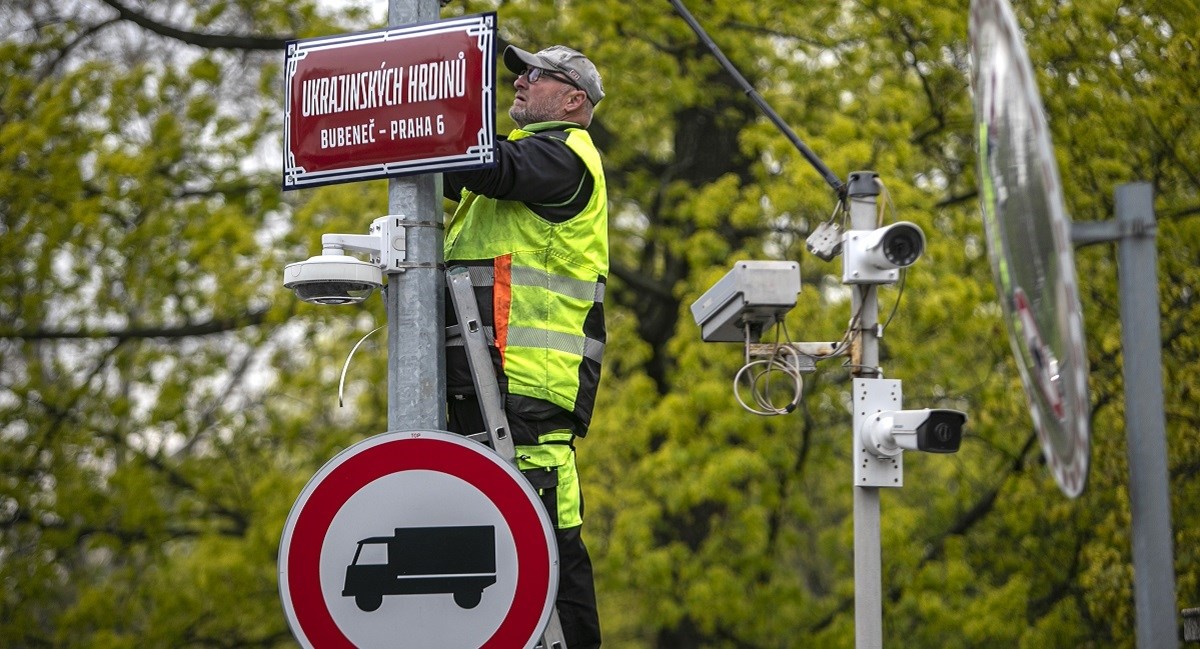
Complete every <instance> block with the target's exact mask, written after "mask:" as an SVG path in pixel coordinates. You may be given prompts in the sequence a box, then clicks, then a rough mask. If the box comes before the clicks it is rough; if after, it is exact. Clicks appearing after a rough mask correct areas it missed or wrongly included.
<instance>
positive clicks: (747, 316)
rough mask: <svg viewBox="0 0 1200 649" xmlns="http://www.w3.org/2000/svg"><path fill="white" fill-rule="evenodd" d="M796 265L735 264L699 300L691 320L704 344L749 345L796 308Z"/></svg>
mask: <svg viewBox="0 0 1200 649" xmlns="http://www.w3.org/2000/svg"><path fill="white" fill-rule="evenodd" d="M799 293H800V264H799V263H797V262H794V261H739V262H736V263H735V264H734V266H733V270H730V271H729V272H728V273H726V274H725V276H724V277H722V278H721V279H720V280H719V281H718V282H717V283H716V284H713V286H712V288H710V289H708V290H707V291H705V293H704V295H701V296H700V299H698V300H696V301H695V302H694V303H692V317H693V318H695V320H696V324H697V325H699V326H700V336H701V338H702V339H703V340H704V341H705V342H710V343H717V342H745V341H746V339H747V337H746V327H747V326H749V329H750V332H749V333H750V342H756V341H757V340H758V339H759V337H760V336H762V333H763V331H764V330H766V329H767V328H768V327H770V326H771V325H773V324H775V323H776V322H778V321H779V320H781V319H783V316H784V315H786V314H787V312H788V311H791V310H792V309H793V308H795V306H796V296H797V295H798V294H799Z"/></svg>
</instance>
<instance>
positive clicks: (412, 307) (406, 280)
mask: <svg viewBox="0 0 1200 649" xmlns="http://www.w3.org/2000/svg"><path fill="white" fill-rule="evenodd" d="M438 13H439V11H438V3H437V0H388V26H389V27H399V26H402V25H409V24H412V23H418V22H427V21H433V20H437V19H438ZM388 211H389V213H391V214H394V215H398V216H399V218H400V222H401V224H402V225H403V226H404V228H405V230H406V236H407V259H408V266H407V267H406V268H405V269H404V272H398V273H397V272H390V273H389V274H388V277H387V288H386V290H385V291H384V308H385V310H386V313H387V322H388V430H421V429H433V430H445V428H446V353H445V348H444V346H443V342H442V340H443V336H444V335H445V327H446V321H445V314H444V312H443V308H444V305H445V299H446V298H445V279H444V277H443V274H442V270H441V269H440V267H441V266H442V265H443V257H442V237H443V232H442V177H441V175H440V174H425V175H421V176H410V177H407V178H392V179H389V180H388Z"/></svg>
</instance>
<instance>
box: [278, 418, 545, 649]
mask: <svg viewBox="0 0 1200 649" xmlns="http://www.w3.org/2000/svg"><path fill="white" fill-rule="evenodd" d="M557 591H558V550H557V546H556V545H555V541H554V530H553V527H552V525H551V523H550V518H549V516H548V515H547V514H546V510H545V508H544V507H543V505H542V503H541V499H540V498H539V497H538V495H537V492H536V491H534V490H533V488H532V487H531V486H530V484H529V482H528V480H526V479H525V477H524V476H522V475H521V474H520V473H519V472H518V471H517V470H516V468H515V467H513V466H512V465H511V464H509V463H508V462H505V461H504V460H502V459H501V458H500V456H498V455H496V454H495V453H494V452H492V451H491V450H490V449H488V448H487V447H485V446H483V445H482V444H479V443H477V442H474V441H471V440H469V439H466V438H464V437H461V436H459V435H454V434H451V433H447V432H442V431H405V432H388V433H383V434H381V435H375V436H373V437H369V438H367V439H365V440H363V441H361V442H359V443H357V444H355V445H353V446H351V447H350V448H348V449H346V450H345V451H343V452H342V453H340V454H339V455H337V456H336V457H334V458H333V459H332V460H330V461H329V462H328V463H327V464H325V466H323V467H322V468H321V469H320V470H319V471H318V472H317V474H316V475H314V476H313V477H312V479H311V480H310V481H309V483H308V485H307V486H305V488H304V490H303V491H302V492H301V494H300V497H299V498H297V499H296V503H295V504H294V505H293V506H292V511H291V513H290V514H289V515H288V518H287V522H286V523H285V525H284V529H283V538H282V539H281V541H280V546H279V592H280V596H281V599H282V600H283V608H284V611H285V613H286V614H287V619H288V624H289V626H290V627H291V629H292V633H293V634H294V635H295V636H296V639H297V640H299V642H300V644H301V646H304V647H308V648H310V649H311V648H313V647H318V648H320V649H326V648H337V649H341V648H347V649H350V648H353V647H358V648H360V649H371V648H375V647H379V648H381V649H382V648H385V647H386V648H388V649H391V648H393V647H397V646H404V647H406V648H411V649H434V648H437V647H480V648H481V649H483V648H486V649H520V648H525V649H530V648H532V647H534V646H535V645H536V643H537V642H538V641H539V639H540V638H541V634H542V631H543V630H544V629H545V627H546V624H547V623H548V621H549V619H550V614H551V611H552V610H553V605H554V595H555V593H556V592H557Z"/></svg>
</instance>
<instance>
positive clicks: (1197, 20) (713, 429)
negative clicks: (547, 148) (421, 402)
mask: <svg viewBox="0 0 1200 649" xmlns="http://www.w3.org/2000/svg"><path fill="white" fill-rule="evenodd" d="M689 4H690V6H689V8H690V9H691V10H692V12H693V13H694V14H696V16H697V18H698V19H699V20H700V21H701V22H702V23H703V24H704V25H705V26H706V28H707V29H708V31H709V32H710V34H712V35H713V37H714V39H715V40H716V41H717V42H718V44H719V45H720V46H721V47H722V48H723V49H724V50H725V52H726V54H727V55H728V56H729V57H730V58H731V59H732V60H733V61H734V62H735V64H736V65H737V66H738V67H739V68H740V69H741V71H742V72H743V74H745V76H746V77H747V78H749V79H750V80H752V81H753V82H754V84H755V86H756V88H757V89H758V91H759V92H760V93H761V94H762V95H763V96H764V97H765V98H766V99H767V101H768V102H769V103H770V104H771V105H772V106H773V107H774V108H775V109H776V110H777V111H778V112H779V113H780V114H781V115H782V117H783V118H784V120H785V121H786V122H787V123H788V124H790V125H792V127H793V128H794V129H795V130H796V131H797V133H798V134H799V135H800V136H801V138H802V139H804V140H805V142H806V143H808V144H809V146H810V147H812V149H814V150H815V151H816V152H817V153H818V154H819V155H820V156H821V157H822V158H823V159H824V161H825V162H826V163H827V164H828V165H829V166H830V167H831V168H832V169H833V170H834V171H835V172H836V173H837V174H838V175H839V176H841V177H842V178H845V177H846V175H847V174H848V173H849V172H851V171H854V170H859V169H871V170H874V171H877V172H879V174H880V175H881V177H882V179H883V180H884V182H885V183H886V186H887V189H888V201H889V204H890V209H889V211H888V212H887V214H888V218H895V219H904V220H911V221H914V222H916V223H918V224H920V225H921V226H922V228H924V230H925V232H926V235H927V237H928V240H929V250H928V253H927V255H926V257H925V258H924V259H922V260H921V261H920V262H919V263H918V264H917V265H916V266H915V267H914V268H913V269H912V270H911V272H909V274H908V278H907V282H906V288H905V290H904V292H903V294H902V295H901V294H900V293H899V292H898V291H897V290H895V289H894V288H889V289H884V290H883V291H881V300H882V303H883V309H884V314H885V315H886V313H888V312H889V311H890V309H891V308H892V306H893V305H896V315H895V318H894V319H893V320H892V321H891V324H890V326H889V327H888V329H887V334H886V336H885V338H884V341H883V350H882V358H883V365H884V368H885V370H886V372H887V375H888V376H889V377H892V378H900V379H903V380H904V382H905V391H906V393H907V394H906V403H907V404H909V405H910V407H918V405H917V404H919V406H920V407H953V408H960V409H962V410H965V411H966V412H967V413H968V414H969V417H970V419H969V426H968V436H967V438H966V439H965V440H964V443H963V447H962V450H961V451H960V452H959V453H958V454H957V455H953V456H938V457H934V456H919V455H917V454H910V456H909V462H907V463H906V464H907V471H906V474H907V475H906V486H905V487H904V489H901V490H892V491H884V493H883V499H882V500H883V507H882V515H883V552H884V554H883V569H884V576H883V583H884V590H885V592H884V606H883V608H884V617H885V619H884V629H885V638H886V641H887V644H888V646H891V647H943V646H951V647H1026V648H1031V649H1032V648H1040V647H1132V646H1133V645H1134V621H1133V597H1132V579H1133V574H1132V565H1131V559H1130V538H1129V531H1130V507H1129V498H1128V484H1127V483H1128V469H1127V466H1126V455H1125V449H1126V437H1125V426H1124V407H1123V394H1122V385H1121V362H1122V359H1121V348H1120V338H1119V336H1120V332H1119V326H1118V314H1117V294H1116V293H1117V289H1116V262H1115V250H1114V248H1113V246H1109V245H1106V246H1093V247H1089V248H1086V249H1082V250H1080V251H1079V252H1078V254H1077V263H1078V266H1079V274H1080V279H1081V290H1082V294H1083V295H1082V302H1083V306H1084V309H1085V324H1086V327H1087V342H1088V357H1089V362H1090V366H1091V377H1090V388H1091V399H1092V402H1093V403H1092V406H1093V415H1092V417H1093V421H1092V424H1093V433H1092V436H1093V451H1092V469H1091V474H1090V480H1089V484H1088V487H1087V490H1086V491H1085V493H1084V494H1083V495H1082V496H1081V497H1080V498H1078V499H1075V500H1068V499H1066V498H1065V497H1063V496H1062V495H1061V493H1060V492H1059V491H1058V489H1057V488H1056V487H1055V485H1054V483H1053V480H1052V478H1051V477H1050V474H1049V472H1048V470H1047V468H1046V466H1045V464H1044V462H1043V461H1042V459H1041V451H1040V448H1039V447H1038V444H1037V442H1036V436H1035V434H1034V432H1033V429H1032V425H1031V422H1030V419H1029V415H1028V414H1027V412H1026V410H1025V405H1024V397H1023V394H1022V391H1021V387H1020V383H1019V379H1018V376H1017V373H1016V370H1015V366H1014V364H1013V362H1012V360H1011V359H1010V354H1009V348H1008V343H1007V341H1006V337H1005V334H1004V330H1003V326H1002V323H1001V320H1000V308H999V304H998V302H997V298H996V295H995V291H994V289H993V287H992V283H991V277H990V271H989V267H988V262H987V256H986V250H985V247H984V243H983V236H982V235H983V232H982V226H981V222H980V218H979V210H978V198H977V196H976V191H975V186H976V184H975V169H974V166H975V165H974V160H975V154H974V139H973V132H972V124H973V114H972V108H971V101H970V89H969V84H968V72H969V65H970V61H969V48H968V43H967V14H968V6H969V2H968V0H951V1H950V2H947V3H928V2H923V1H919V0H859V1H858V2H854V3H827V2H816V1H813V0H788V1H786V2H784V1H782V0H762V1H760V2H750V1H748V0H705V1H701V0H694V1H693V2H691V3H689ZM1014 5H1015V6H1014V9H1015V11H1016V14H1017V16H1018V18H1019V21H1020V23H1021V26H1022V28H1023V30H1024V31H1025V34H1026V38H1027V42H1028V47H1029V50H1030V55H1031V58H1032V60H1033V61H1034V62H1035V68H1036V72H1037V78H1038V83H1039V86H1040V88H1041V91H1042V95H1043V100H1044V102H1045V104H1046V110H1047V118H1048V121H1049V124H1050V127H1051V130H1052V137H1053V139H1054V142H1055V145H1056V153H1057V156H1058V161H1059V164H1060V168H1061V172H1062V176H1063V182H1064V185H1065V189H1066V198H1067V206H1068V211H1069V212H1070V213H1071V215H1072V217H1073V218H1074V219H1076V220H1081V221H1092V220H1107V219H1109V218H1111V217H1112V213H1113V199H1112V196H1113V190H1114V188H1115V187H1116V186H1117V185H1118V184H1121V183H1124V182H1130V181H1134V180H1145V181H1149V182H1151V183H1153V185H1154V190H1155V196H1156V204H1155V206H1156V210H1157V214H1158V222H1159V229H1158V243H1159V255H1160V258H1159V272H1160V291H1161V299H1162V304H1161V309H1162V315H1163V352H1164V364H1165V367H1164V379H1165V384H1166V391H1167V394H1166V415H1167V427H1168V453H1169V458H1168V459H1169V464H1170V470H1171V483H1170V484H1171V494H1172V508H1173V513H1172V515H1173V521H1174V533H1175V538H1174V543H1175V551H1176V557H1175V566H1176V575H1177V582H1178V583H1177V594H1178V599H1179V604H1180V607H1189V606H1200V574H1198V572H1197V563H1196V561H1197V552H1198V549H1200V524H1198V523H1197V520H1198V519H1200V480H1198V479H1197V477H1198V474H1200V437H1198V436H1197V435H1196V434H1195V431H1196V430H1197V428H1200V408H1198V407H1197V406H1198V404H1200V380H1198V379H1197V376H1200V334H1198V333H1197V331H1198V328H1197V326H1198V324H1200V322H1198V321H1200V309H1198V308H1197V306H1196V299H1197V298H1196V295H1195V291H1196V287H1197V286H1198V285H1200V264H1198V263H1197V262H1198V261H1200V218H1197V217H1198V216H1200V96H1198V95H1197V93H1196V90H1195V89H1196V88H1198V87H1200V41H1198V38H1197V34H1200V12H1197V11H1196V7H1195V5H1194V3H1193V2H1190V1H1184V0H1157V1H1154V2H1151V1H1149V0H1124V1H1117V0H1092V1H1090V2H1069V1H1067V0H1018V1H1016V2H1015V3H1014ZM385 9H386V3H384V2H383V1H382V0H372V1H370V2H368V1H367V0H357V2H354V1H346V2H325V3H321V2H314V1H312V0H299V1H297V0H288V1H284V0H254V1H253V2H251V1H248V0H170V1H159V2H150V1H149V0H3V1H0V27H2V30H3V31H2V32H0V33H2V37H0V88H2V90H0V92H2V95H0V584H2V586H3V588H2V590H0V645H2V646H5V647H51V646H61V647H113V648H116V647H287V646H293V645H294V644H295V641H294V640H293V639H292V636H291V634H290V633H289V631H288V629H287V624H286V621H285V618H284V615H283V612H282V609H281V606H280V603H279V595H278V591H277V585H276V564H275V561H276V553H277V551H278V543H279V537H280V533H281V530H282V527H283V523H284V520H285V518H286V516H287V514H288V511H289V508H290V507H291V504H292V502H293V501H294V500H295V498H296V496H297V495H298V494H299V492H300V490H301V488H302V487H303V486H304V484H305V483H306V482H307V480H308V478H309V477H310V476H311V475H312V474H313V473H314V472H315V471H316V470H317V469H318V468H319V467H320V466H321V465H322V464H324V462H325V461H327V460H328V459H330V458H331V457H333V455H334V454H336V452H337V451H338V450H340V449H342V448H345V447H346V446H348V445H349V444H352V443H354V442H355V441H357V440H359V439H362V438H364V437H366V436H369V435H372V434H376V433H379V432H383V431H384V430H385V429H386V421H387V417H386V404H385V396H384V389H383V386H384V385H385V384H386V368H385V367H384V359H383V355H384V354H383V351H384V350H385V349H386V345H384V343H382V342H381V341H380V340H379V337H378V336H376V337H373V338H372V339H370V340H369V341H368V342H367V343H366V345H365V346H366V347H368V348H371V349H373V350H374V351H375V353H374V354H370V353H363V354H359V355H357V356H356V357H355V361H354V364H353V366H352V367H351V372H350V381H349V383H348V385H347V406H346V407H344V408H339V407H337V398H336V391H337V380H338V369H339V368H340V365H341V362H342V361H343V360H344V359H345V357H346V354H347V353H348V352H349V350H350V348H351V347H352V346H353V344H354V342H355V341H356V340H357V339H358V338H359V337H361V336H362V335H363V334H365V333H366V332H368V331H370V330H371V329H373V328H375V327H376V326H378V325H379V324H382V322H383V315H382V305H381V304H380V301H379V300H374V299H373V300H370V301H368V302H367V303H365V304H364V305H362V306H361V307H348V308H341V309H330V308H316V307H310V306H309V305H305V304H302V303H299V302H297V301H296V300H295V299H294V298H293V296H292V295H291V294H290V293H289V292H287V291H285V290H283V288H282V286H281V276H282V275H281V273H282V270H281V269H282V267H283V265H284V264H285V263H288V262H290V261H294V260H297V259H302V258H305V257H307V256H309V255H310V254H313V253H312V250H313V249H314V248H315V246H316V245H317V242H318V240H319V235H320V233H321V232H328V231H340V232H357V231H364V230H365V228H366V227H367V225H369V223H370V220H371V219H372V218H374V217H375V216H378V215H380V214H383V213H385V212H386V200H387V199H386V183H385V182H383V181H374V182H368V183H358V184H350V185H339V186H332V187H325V188H320V189H314V190H303V191H299V192H292V193H288V194H283V193H282V192H281V191H280V169H279V167H280V165H279V157H280V154H279V148H280V146H281V140H282V127H281V119H282V99H281V91H282V88H283V80H282V73H281V64H282V61H283V43H284V41H286V40H287V39H291V38H304V37H312V36H318V35H325V34H332V33H339V32H344V31H353V30H358V29H368V28H375V27H380V26H383V23H384V20H385V18H384V15H385V11H384V10H385ZM480 11H496V12H498V17H499V33H500V36H501V38H502V40H504V41H506V42H512V43H516V44H519V45H521V46H524V47H527V48H540V47H542V46H545V45H548V44H552V43H566V44H570V45H572V46H574V47H577V48H578V49H581V50H583V51H584V52H586V53H588V54H589V56H590V57H591V58H592V59H593V60H594V61H595V62H596V64H597V65H598V66H599V68H600V69H601V71H602V73H603V74H604V79H605V87H606V90H607V92H608V95H609V97H608V98H607V99H606V100H605V101H604V102H603V103H602V104H601V105H600V107H599V110H598V113H597V122H596V124H595V125H594V126H593V129H592V130H593V132H594V134H595V137H596V139H597V141H598V143H599V145H600V148H601V150H602V152H603V153H604V155H605V162H606V165H607V172H608V175H609V187H610V200H611V205H612V211H611V219H612V221H611V227H612V235H613V272H612V278H611V282H610V291H609V328H610V341H609V345H608V349H607V358H606V361H607V362H606V370H605V377H604V382H603V386H602V389H601V402H600V403H599V404H598V407H597V412H598V414H597V418H596V421H595V423H594V425H593V429H592V434H591V435H589V437H588V438H587V440H586V441H584V442H583V443H581V445H580V446H581V452H580V464H581V471H582V472H583V474H584V485H585V494H586V498H587V502H588V525H587V527H586V528H585V536H586V538H587V540H588V542H589V544H590V546H591V548H592V551H593V556H594V560H595V561H596V564H597V572H598V580H599V584H598V587H599V591H600V599H601V601H600V604H601V614H602V618H603V621H604V625H605V630H606V643H605V645H606V646H608V647H614V648H617V649H621V648H630V649H651V648H654V649H689V648H700V647H704V648H714V649H716V648H720V649H726V648H728V649H759V648H762V649H766V648H784V647H800V646H814V647H851V646H853V642H854V641H853V631H854V620H853V595H854V592H853V590H854V589H853V586H854V581H853V572H852V567H853V562H852V538H853V530H852V520H851V491H850V478H849V476H850V471H851V467H850V462H849V456H850V441H849V439H848V435H849V423H850V414H849V411H848V409H847V406H846V404H847V402H848V398H849V397H848V391H849V390H848V386H849V378H850V376H849V372H848V371H847V370H846V368H845V367H842V366H840V365H839V364H838V363H836V362H833V363H826V364H823V365H821V366H819V369H818V372H817V373H815V374H812V375H809V376H808V377H807V378H806V386H805V396H804V400H803V402H802V404H801V407H800V408H799V409H798V410H797V411H796V412H794V413H792V414H790V415H788V416H785V417H774V418H761V417H757V416H754V415H751V414H748V413H746V412H745V411H743V410H742V409H741V408H740V407H739V406H738V405H737V403H736V402H735V401H734V399H733V395H732V394H731V380H732V377H733V375H734V373H735V372H736V370H737V369H738V367H740V365H741V364H742V357H741V349H740V347H739V346H737V345H707V344H704V343H701V342H700V337H699V332H698V329H697V328H696V327H695V325H694V324H693V322H692V319H691V315H690V313H689V312H688V306H689V305H690V304H691V303H692V302H693V301H694V300H695V299H696V298H697V297H698V296H699V295H700V294H701V293H702V292H703V291H704V290H705V289H707V288H708V287H709V286H711V285H712V283H713V282H715V281H716V280H717V279H718V278H719V277H720V276H721V275H723V274H724V273H725V272H726V271H727V270H728V269H729V268H730V266H731V264H732V262H733V261H735V260H738V259H756V258H771V259H792V260H799V261H800V263H801V267H802V275H803V278H804V286H805V288H804V291H803V292H802V294H801V299H800V303H799V305H798V306H797V308H796V309H795V310H794V311H793V312H792V314H791V315H790V316H789V318H788V327H787V329H788V333H789V335H790V337H791V338H792V339H795V340H836V339H837V338H838V337H839V336H840V335H841V332H842V331H843V329H844V328H845V326H846V322H847V321H848V319H849V316H850V314H849V296H848V294H847V293H846V292H845V291H843V290H842V288H841V285H840V268H841V267H840V261H837V260H835V261H834V262H824V261H821V260H820V259H816V258H814V257H812V256H811V255H808V254H807V253H805V252H804V245H803V244H804V239H805V238H806V236H807V235H808V233H809V232H810V231H811V230H812V228H814V227H815V226H816V225H817V224H819V223H820V222H822V221H824V220H825V219H827V218H828V217H829V215H830V213H831V212H832V210H833V202H834V201H833V196H832V193H831V192H830V190H829V189H828V187H827V186H826V185H825V184H824V182H823V181H822V180H821V179H820V177H819V176H818V175H817V174H816V173H815V172H814V171H813V170H812V169H811V167H809V166H808V164H807V163H806V162H805V161H804V160H803V159H802V158H801V157H800V156H799V155H798V153H797V152H796V151H795V150H794V149H793V148H792V147H791V145H790V144H789V143H788V142H787V141H786V140H785V139H784V138H783V137H782V136H781V135H780V134H779V133H778V132H777V131H776V129H775V128H774V127H773V126H772V125H771V124H770V123H769V122H768V121H767V120H766V119H764V118H763V117H762V116H761V115H760V114H759V113H758V112H757V111H756V110H755V108H754V106H753V105H752V104H751V103H750V101H749V100H748V99H747V98H746V96H745V95H744V94H743V93H742V92H741V90H740V89H739V88H737V87H736V85H735V84H734V83H733V81H732V80H731V79H730V78H729V77H728V76H727V75H726V74H725V73H724V72H723V71H722V70H721V69H720V67H719V65H718V64H717V63H716V61H715V60H714V59H713V58H712V57H711V56H710V55H709V54H708V53H707V51H706V50H705V49H704V48H703V47H702V46H700V45H699V44H698V42H697V40H696V38H695V36H694V35H693V34H692V33H691V31H690V30H689V29H688V28H687V26H686V24H685V23H683V21H682V20H680V19H679V18H678V17H677V16H675V15H674V14H673V12H672V11H671V7H670V5H669V3H667V2H665V1H655V2H640V3H631V2H625V1H624V0H595V1H593V2H575V1H574V0H557V1H555V2H546V1H537V0H487V1H484V0H452V1H451V2H450V3H449V4H448V5H447V6H446V7H445V8H444V9H443V10H442V14H443V15H444V16H450V15H458V14H462V13H475V12H480ZM499 80H500V81H499V84H498V85H499V86H500V92H499V97H498V105H499V106H500V108H501V110H500V113H501V115H500V116H499V125H500V129H501V131H507V130H508V129H509V128H511V126H512V123H511V121H510V120H509V119H508V118H507V116H506V115H504V114H503V113H504V109H505V108H506V107H507V105H508V103H509V101H510V100H511V97H512V90H511V85H510V84H511V81H512V77H511V75H509V74H507V73H506V72H504V71H502V72H501V74H500V75H499Z"/></svg>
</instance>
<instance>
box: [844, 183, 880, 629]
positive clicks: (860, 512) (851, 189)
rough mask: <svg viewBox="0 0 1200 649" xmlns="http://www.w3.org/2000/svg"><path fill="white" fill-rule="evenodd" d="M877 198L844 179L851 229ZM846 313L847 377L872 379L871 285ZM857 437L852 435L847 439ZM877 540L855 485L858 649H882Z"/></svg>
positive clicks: (875, 340) (863, 224) (870, 497)
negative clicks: (850, 330)
mask: <svg viewBox="0 0 1200 649" xmlns="http://www.w3.org/2000/svg"><path fill="white" fill-rule="evenodd" d="M878 195H879V175H878V174H875V173H873V172H870V171H856V172H854V173H852V174H850V182H849V185H848V191H847V196H848V197H849V201H850V227H851V229H853V230H874V229H876V228H877V227H878V225H879V223H878V218H879V217H878V214H877V208H876V197H877V196H878ZM851 309H852V310H853V312H854V313H857V314H859V318H858V325H857V329H858V333H859V335H858V336H857V338H856V342H855V347H854V349H853V350H852V355H851V362H852V363H853V364H854V365H853V370H852V373H853V374H854V376H857V377H860V378H878V376H879V370H878V366H879V337H878V331H877V325H878V324H879V299H878V294H877V291H876V286H875V285H874V284H862V285H858V286H855V287H854V300H853V302H852V306H851ZM857 433H858V431H852V432H851V435H852V436H854V435H857ZM854 443H856V444H857V443H858V441H857V440H855V442H854ZM880 537H881V533H880V523H879V488H878V487H860V486H857V485H855V487H854V646H855V647H857V648H858V649H879V648H880V647H883V567H882V561H883V559H882V555H883V548H882V542H881V541H880Z"/></svg>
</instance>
